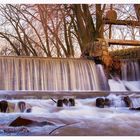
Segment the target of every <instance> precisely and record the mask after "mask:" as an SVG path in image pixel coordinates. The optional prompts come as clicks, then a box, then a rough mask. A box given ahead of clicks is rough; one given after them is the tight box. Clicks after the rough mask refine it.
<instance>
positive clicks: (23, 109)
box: [18, 101, 26, 112]
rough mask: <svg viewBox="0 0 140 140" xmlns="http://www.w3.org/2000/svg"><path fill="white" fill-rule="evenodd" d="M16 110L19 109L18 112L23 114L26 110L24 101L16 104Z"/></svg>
mask: <svg viewBox="0 0 140 140" xmlns="http://www.w3.org/2000/svg"><path fill="white" fill-rule="evenodd" d="M18 108H19V109H20V112H24V111H25V109H26V103H25V102H24V101H20V102H18Z"/></svg>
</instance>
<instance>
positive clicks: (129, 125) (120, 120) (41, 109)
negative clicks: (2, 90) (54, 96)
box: [0, 95, 140, 136]
mask: <svg viewBox="0 0 140 140" xmlns="http://www.w3.org/2000/svg"><path fill="white" fill-rule="evenodd" d="M108 98H109V99H111V101H112V105H111V107H105V108H97V107H95V100H96V98H89V99H77V100H76V106H75V107H62V108H57V107H56V104H55V103H54V102H53V101H52V100H25V101H26V103H28V104H30V105H31V106H32V110H33V112H32V113H5V114H4V113H0V125H1V126H4V127H7V124H8V123H9V122H11V121H12V120H14V119H15V118H16V117H17V116H19V115H20V116H23V117H26V118H32V119H34V120H48V121H50V122H53V123H54V124H55V126H48V125H45V126H43V127H39V126H36V127H27V128H28V130H29V131H30V132H29V133H24V132H23V133H16V132H15V133H6V132H3V129H1V131H0V135H48V134H49V132H51V131H52V130H53V129H55V128H56V127H58V126H63V125H65V124H71V125H70V126H65V127H63V128H60V129H58V130H55V131H54V132H53V133H52V135H95V136H96V135H117V136H118V135H140V123H139V121H140V117H139V116H140V111H131V110H129V109H128V108H127V107H125V104H124V102H123V100H122V97H121V96H116V95H109V96H108ZM10 102H14V103H16V102H18V100H10Z"/></svg>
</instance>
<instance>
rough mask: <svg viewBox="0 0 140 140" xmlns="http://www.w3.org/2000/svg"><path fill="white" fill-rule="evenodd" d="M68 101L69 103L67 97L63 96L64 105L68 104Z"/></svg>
mask: <svg viewBox="0 0 140 140" xmlns="http://www.w3.org/2000/svg"><path fill="white" fill-rule="evenodd" d="M68 103H69V101H68V99H66V98H64V99H63V104H64V105H66V106H68Z"/></svg>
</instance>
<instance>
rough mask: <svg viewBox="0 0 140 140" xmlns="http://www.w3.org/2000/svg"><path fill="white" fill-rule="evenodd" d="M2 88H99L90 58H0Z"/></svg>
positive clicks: (0, 86) (75, 89)
mask: <svg viewBox="0 0 140 140" xmlns="http://www.w3.org/2000/svg"><path fill="white" fill-rule="evenodd" d="M0 81H1V84H0V89H1V90H50V91H60V90H64V91H65V90H66V91H69V90H72V91H77V90H78V91H87V90H88V91H89V90H100V88H99V81H98V77H97V73H96V65H95V64H94V62H93V61H91V60H82V59H46V58H28V57H22V58H20V57H18V58H17V57H1V58H0Z"/></svg>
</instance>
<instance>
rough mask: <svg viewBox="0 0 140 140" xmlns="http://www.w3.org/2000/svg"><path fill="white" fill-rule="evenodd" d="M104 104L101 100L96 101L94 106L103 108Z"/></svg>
mask: <svg viewBox="0 0 140 140" xmlns="http://www.w3.org/2000/svg"><path fill="white" fill-rule="evenodd" d="M104 103H105V100H104V99H103V98H97V99H96V106H97V107H100V108H104Z"/></svg>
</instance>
